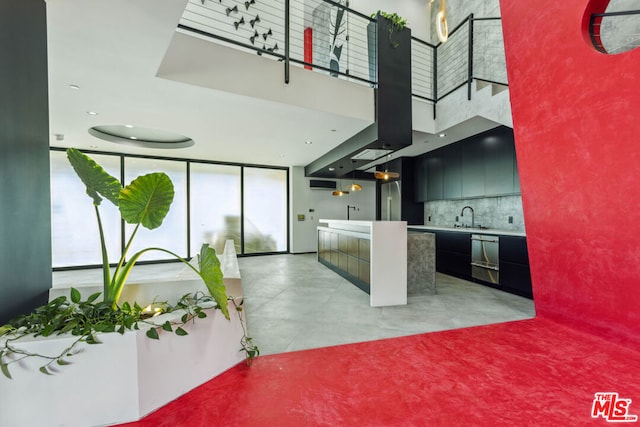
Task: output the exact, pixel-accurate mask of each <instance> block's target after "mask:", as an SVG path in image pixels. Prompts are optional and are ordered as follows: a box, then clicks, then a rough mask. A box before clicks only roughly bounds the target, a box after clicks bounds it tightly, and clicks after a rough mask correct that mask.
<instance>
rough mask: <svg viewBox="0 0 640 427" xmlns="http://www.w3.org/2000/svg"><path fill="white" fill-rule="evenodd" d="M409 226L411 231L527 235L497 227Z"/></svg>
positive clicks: (522, 232)
mask: <svg viewBox="0 0 640 427" xmlns="http://www.w3.org/2000/svg"><path fill="white" fill-rule="evenodd" d="M407 228H408V229H409V231H411V230H414V231H458V232H461V233H473V234H495V235H499V236H518V237H526V236H527V235H526V233H525V232H524V231H511V230H499V229H495V228H463V227H433V226H430V225H409V226H407Z"/></svg>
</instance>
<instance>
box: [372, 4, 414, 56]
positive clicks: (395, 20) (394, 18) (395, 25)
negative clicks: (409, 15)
mask: <svg viewBox="0 0 640 427" xmlns="http://www.w3.org/2000/svg"><path fill="white" fill-rule="evenodd" d="M377 15H380V16H382V17H383V18H387V19H388V20H389V21H390V22H391V27H389V43H391V45H392V46H393V47H398V42H397V41H395V40H393V38H392V35H393V32H394V31H400V30H402V29H403V28H404V27H406V26H407V20H406V19H404V18H403V17H401V16H400V15H398V14H397V13H395V12H394V13H387V12H383V11H381V10H379V11H377V12H376V13H373V14H372V15H371V17H372V18H375V17H376V16H377Z"/></svg>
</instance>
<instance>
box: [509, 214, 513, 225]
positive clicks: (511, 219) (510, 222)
mask: <svg viewBox="0 0 640 427" xmlns="http://www.w3.org/2000/svg"><path fill="white" fill-rule="evenodd" d="M509 224H513V217H512V216H511V215H509Z"/></svg>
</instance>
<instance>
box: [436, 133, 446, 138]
mask: <svg viewBox="0 0 640 427" xmlns="http://www.w3.org/2000/svg"><path fill="white" fill-rule="evenodd" d="M438 136H439V137H440V138H444V137H445V136H447V134H446V133H439V134H438Z"/></svg>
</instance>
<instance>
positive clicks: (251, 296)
mask: <svg viewBox="0 0 640 427" xmlns="http://www.w3.org/2000/svg"><path fill="white" fill-rule="evenodd" d="M239 264H240V271H241V274H242V283H243V287H244V292H245V306H246V310H247V323H248V328H249V334H250V335H251V336H252V337H253V339H254V342H255V343H256V344H257V345H258V347H259V348H260V351H261V353H262V354H274V353H282V352H287V351H294V350H303V349H310V348H317V347H325V346H330V345H337V344H347V343H353V342H361V341H369V340H375V339H381V338H391V337H398V336H403V335H412V334H418V333H423V332H433V331H441V330H446V329H456V328H463V327H467V326H474V325H484V324H489V323H500V322H507V321H511V320H521V319H529V318H532V317H534V316H535V310H534V307H533V301H532V300H529V299H527V298H522V297H519V296H516V295H512V294H509V293H506V292H502V291H499V290H496V289H493V288H489V287H486V286H482V285H478V284H475V283H471V282H467V281H465V280H460V279H457V278H454V277H451V276H447V275H444V274H439V273H437V275H436V287H437V294H436V295H425V296H415V297H409V301H408V304H407V305H406V306H393V307H371V306H369V295H367V294H366V293H364V292H362V291H361V290H360V289H358V288H356V287H355V286H354V285H352V284H351V283H350V282H348V281H347V280H345V279H343V278H342V277H340V276H339V275H338V274H336V273H334V272H333V271H331V270H329V269H328V268H326V267H324V266H323V265H321V264H320V263H318V262H317V261H316V255H315V254H304V255H270V256H260V257H247V258H240V259H239Z"/></svg>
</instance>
